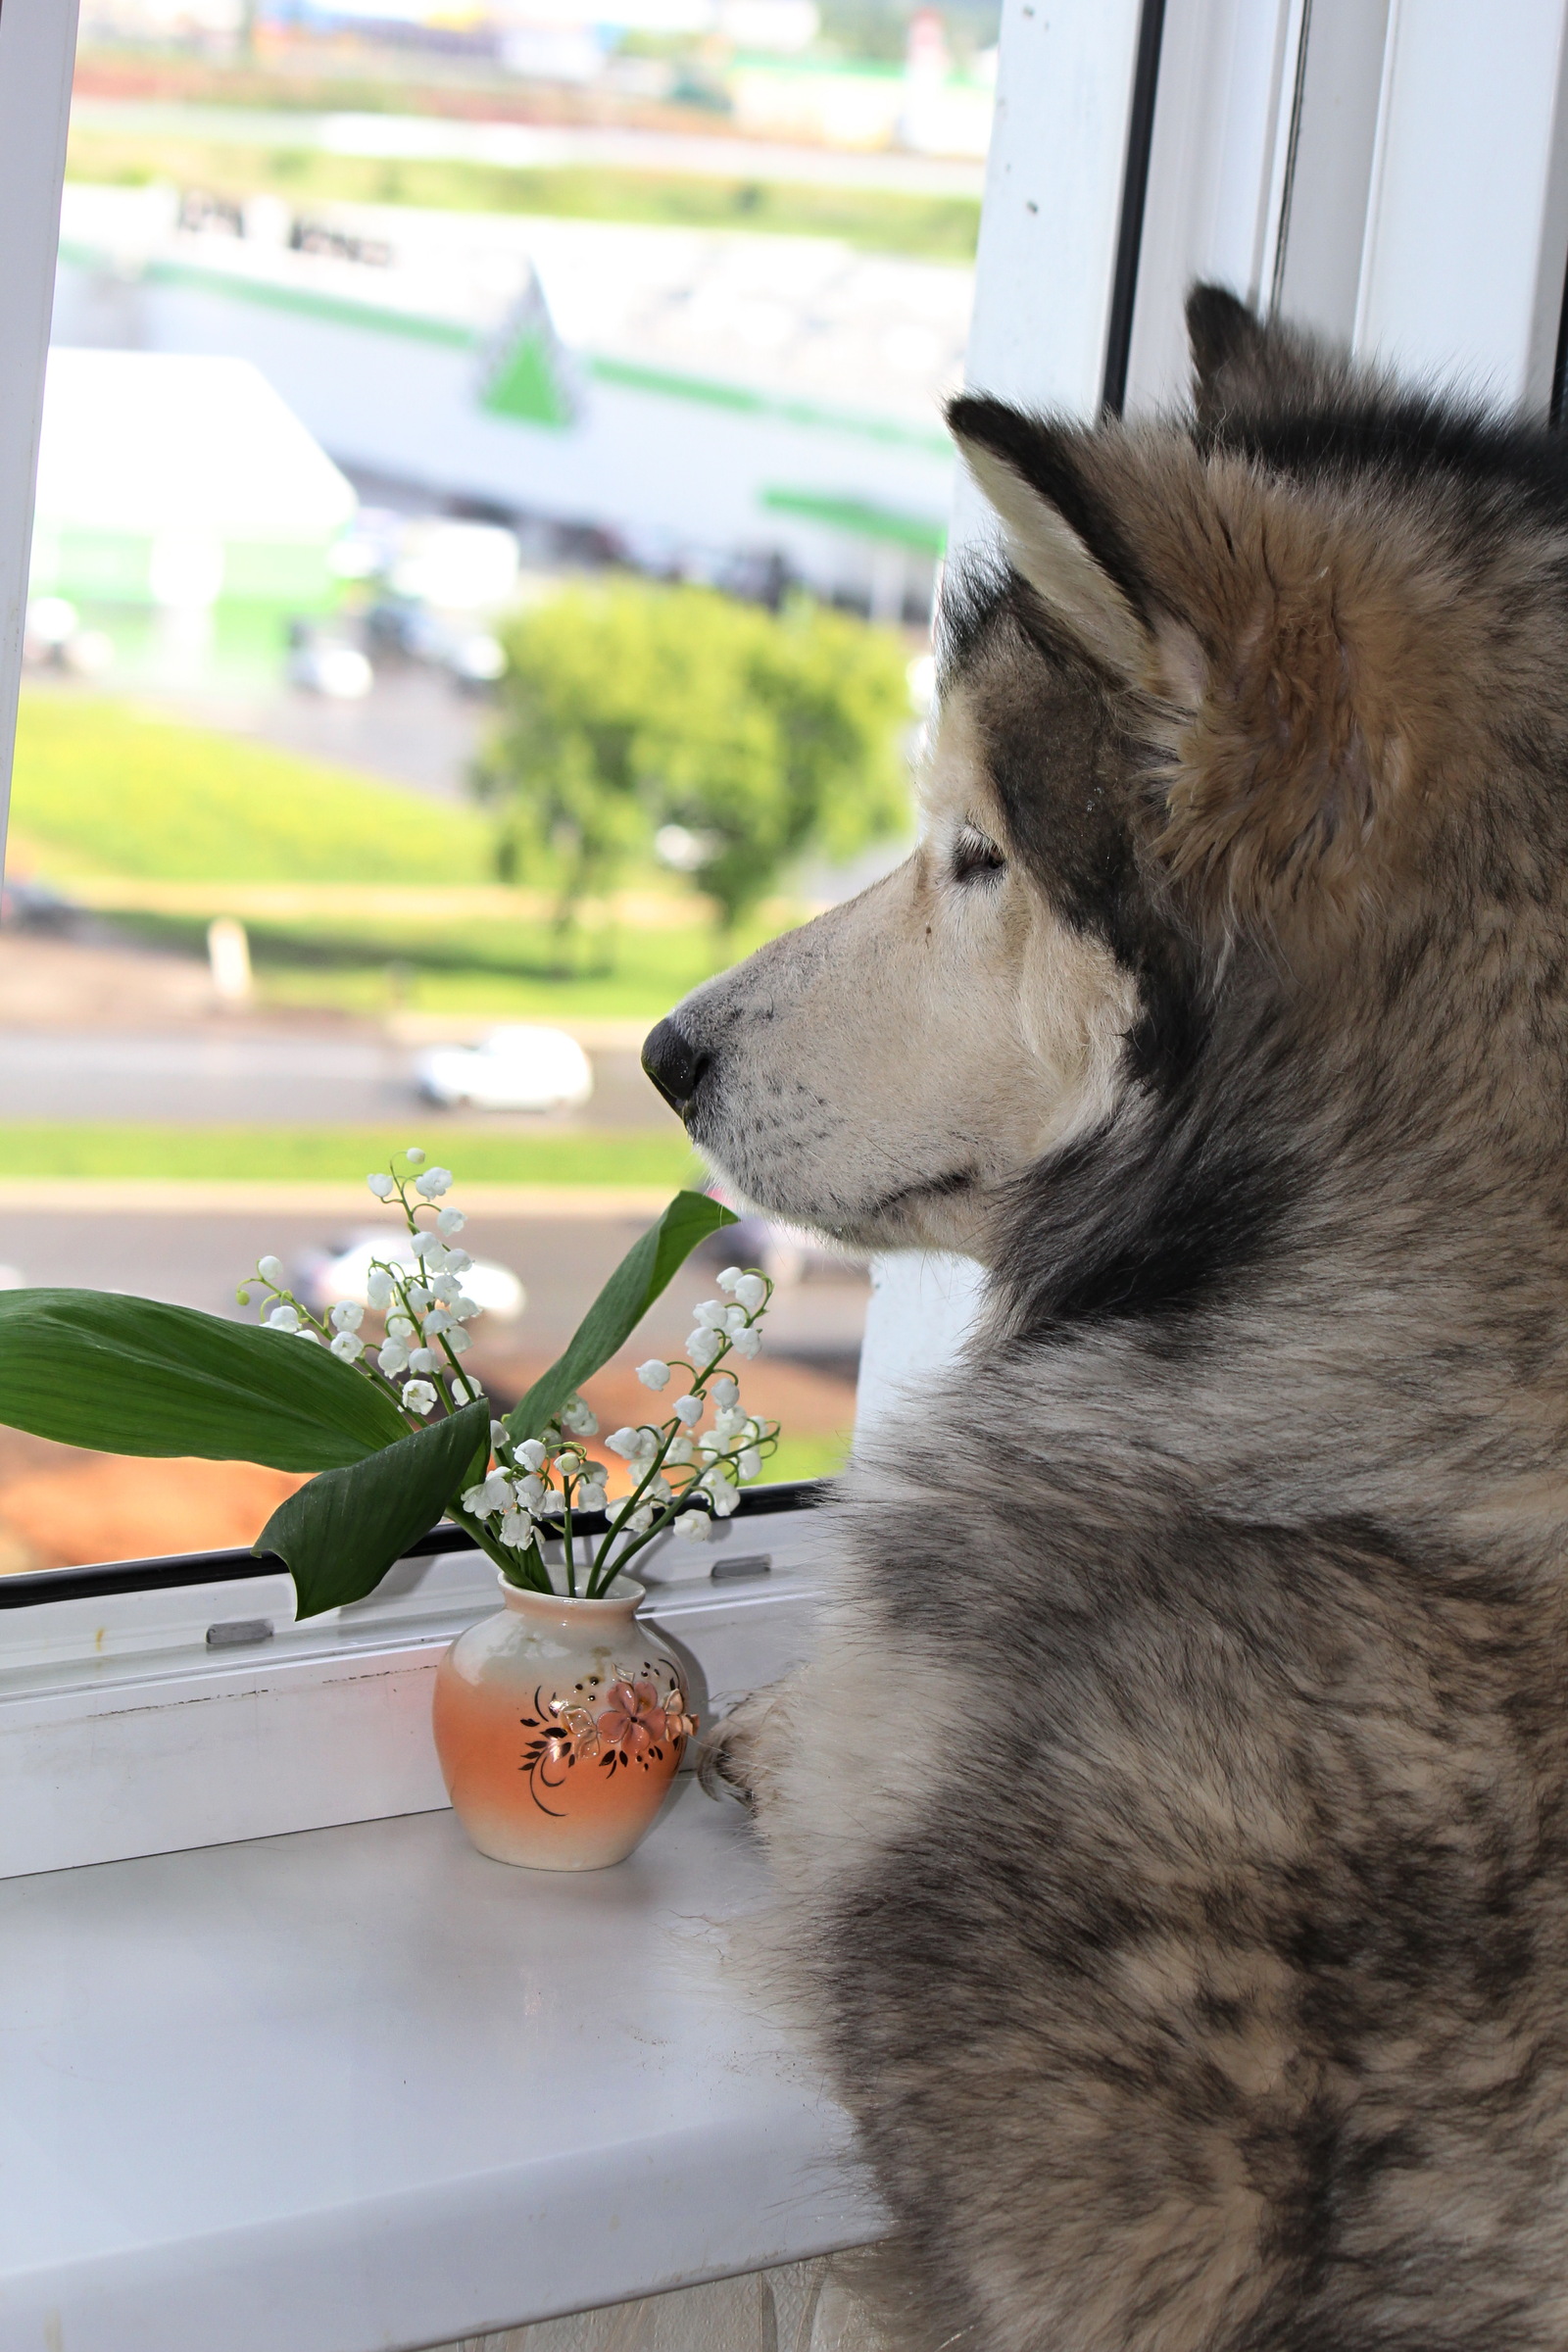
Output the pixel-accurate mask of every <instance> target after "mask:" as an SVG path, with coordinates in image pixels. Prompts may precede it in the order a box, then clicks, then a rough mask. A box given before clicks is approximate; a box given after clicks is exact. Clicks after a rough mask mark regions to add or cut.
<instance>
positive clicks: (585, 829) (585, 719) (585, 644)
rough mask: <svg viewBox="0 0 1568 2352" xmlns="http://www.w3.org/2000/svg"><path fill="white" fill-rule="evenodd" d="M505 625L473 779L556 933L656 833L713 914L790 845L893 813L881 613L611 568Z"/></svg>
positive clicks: (504, 848)
mask: <svg viewBox="0 0 1568 2352" xmlns="http://www.w3.org/2000/svg"><path fill="white" fill-rule="evenodd" d="M503 635H504V642H505V645H506V651H507V669H506V674H505V676H504V678H503V680H502V684H501V720H500V724H499V726H498V727H497V729H496V731H495V734H494V736H493V738H492V740H491V742H490V744H489V746H488V748H487V749H486V751H485V753H484V754H483V756H482V757H481V759H480V760H479V762H478V764H477V767H476V770H475V777H474V781H475V787H476V789H477V791H478V793H479V795H480V797H481V799H483V800H485V801H486V802H488V803H489V804H490V805H491V807H493V808H494V809H496V811H497V814H498V818H499V824H498V829H497V864H498V868H499V870H500V872H501V873H502V875H503V876H504V877H505V878H508V879H512V878H517V879H537V880H539V881H542V882H545V883H547V884H548V885H549V886H550V887H552V888H553V889H554V891H555V893H556V901H557V925H558V929H559V930H560V931H561V932H562V933H563V934H566V933H569V932H570V931H571V929H572V927H573V925H574V922H575V910H576V907H577V906H578V904H579V903H580V902H581V900H583V899H584V898H588V897H598V896H601V895H603V894H604V893H605V892H607V891H609V890H610V889H612V888H613V886H614V885H615V884H616V883H617V882H618V881H620V880H621V879H622V878H623V876H624V875H625V873H626V872H627V870H628V868H629V867H631V866H632V865H633V864H634V863H635V862H636V861H637V860H638V859H640V858H647V857H649V856H650V855H651V854H652V853H653V851H654V847H655V841H656V837H657V839H658V846H659V850H660V852H661V853H662V856H663V857H664V859H665V861H666V862H668V863H670V864H673V865H676V866H678V867H679V868H681V869H682V870H684V871H686V872H688V873H690V875H691V876H692V879H693V880H694V881H695V883H696V884H697V886H698V888H699V889H701V890H703V891H705V892H706V893H707V894H708V896H709V897H710V898H711V899H712V901H713V902H714V905H715V906H716V907H717V909H718V914H719V920H720V922H721V924H722V926H723V928H724V930H725V931H726V932H729V931H733V929H734V927H735V925H736V924H737V922H738V921H739V920H740V918H741V917H742V915H743V914H745V913H746V912H747V911H748V909H749V908H750V907H753V906H755V904H756V903H757V901H758V900H759V899H760V898H762V897H763V896H765V894H766V892H767V891H768V890H769V888H770V887H771V886H772V885H773V884H774V882H775V881H776V880H777V878H778V875H779V872H780V869H781V868H782V867H783V866H784V865H785V864H786V863H787V861H788V860H789V859H791V858H794V857H796V856H798V855H799V854H800V853H801V852H802V851H804V850H806V849H808V848H812V849H817V850H820V851H821V852H822V853H823V854H824V855H826V856H828V857H830V858H849V857H852V856H853V855H854V854H855V853H856V852H857V851H858V850H860V849H862V848H864V847H865V846H866V845H867V844H869V843H870V842H873V841H876V840H879V839H882V838H884V837H885V836H886V835H888V834H890V833H893V832H896V831H897V830H898V829H899V828H900V826H901V825H903V824H904V823H905V822H906V820H907V813H908V790H907V778H906V773H905V763H904V755H903V741H902V738H903V732H904V730H905V728H907V725H908V723H909V697H908V687H907V673H906V656H905V652H904V648H903V646H902V645H901V643H900V641H899V639H898V638H897V637H896V636H895V635H894V634H893V633H892V632H891V631H890V630H886V629H874V628H871V627H868V626H867V624H866V623H865V622H863V621H860V620H857V619H855V618H853V617H851V616H849V615H847V614H845V613H834V612H829V611H826V610H824V609H822V608H821V607H819V606H816V605H812V604H810V603H809V602H808V601H806V600H805V599H800V600H797V601H795V602H792V603H791V604H789V605H787V606H786V607H785V609H784V610H783V611H782V612H781V613H769V612H767V611H765V610H764V609H762V608H761V607H760V606H757V605H746V604H739V603H736V602H734V601H733V600H732V599H730V598H728V597H724V596H720V595H718V594H717V593H716V592H715V591H713V590H711V589H707V588H684V587H658V586H653V585H650V584H648V583H646V582H642V581H629V580H628V581H621V582H618V583H616V584H615V585H613V586H611V587H607V588H577V589H569V590H567V591H566V592H564V594H563V595H561V596H558V597H554V598H552V599H551V600H550V601H549V602H547V603H545V604H540V605H536V606H533V607H532V608H530V609H529V610H528V611H527V612H525V613H520V614H519V615H518V616H517V617H516V618H515V620H514V621H512V622H511V624H510V626H509V627H508V628H507V629H506V630H505V631H504V632H503Z"/></svg>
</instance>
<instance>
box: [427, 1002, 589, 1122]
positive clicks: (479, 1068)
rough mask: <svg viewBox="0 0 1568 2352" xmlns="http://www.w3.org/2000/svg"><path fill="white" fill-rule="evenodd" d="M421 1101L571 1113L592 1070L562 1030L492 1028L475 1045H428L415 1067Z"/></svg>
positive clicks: (447, 1105) (583, 1094)
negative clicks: (429, 1046) (422, 1098)
mask: <svg viewBox="0 0 1568 2352" xmlns="http://www.w3.org/2000/svg"><path fill="white" fill-rule="evenodd" d="M414 1074H415V1080H416V1083H417V1086H418V1089H419V1092H420V1094H421V1095H423V1096H424V1098H425V1100H426V1101H427V1102H430V1103H441V1104H443V1106H444V1107H445V1108H447V1109H449V1110H450V1109H456V1108H458V1107H459V1106H460V1105H462V1104H464V1103H471V1104H472V1105H473V1106H474V1108H475V1109H477V1110H559V1109H563V1108H566V1109H576V1108H577V1107H578V1105H579V1104H581V1103H586V1102H587V1100H588V1098H589V1096H590V1095H591V1094H592V1093H593V1091H594V1073H593V1066H592V1064H591V1063H590V1061H589V1059H588V1056H587V1054H585V1053H584V1052H583V1050H582V1048H581V1046H579V1045H578V1043H577V1041H576V1039H575V1038H574V1037H568V1036H567V1035H566V1032H565V1031H564V1029H543V1028H533V1027H530V1026H527V1025H525V1024H522V1023H515V1024H511V1025H509V1026H508V1027H506V1028H504V1029H492V1030H491V1032H490V1034H489V1036H488V1037H484V1038H481V1039H480V1041H479V1043H478V1045H476V1046H432V1047H431V1048H430V1049H429V1051H428V1052H427V1053H424V1054H420V1055H419V1058H418V1060H417V1062H416V1063H415V1065H414Z"/></svg>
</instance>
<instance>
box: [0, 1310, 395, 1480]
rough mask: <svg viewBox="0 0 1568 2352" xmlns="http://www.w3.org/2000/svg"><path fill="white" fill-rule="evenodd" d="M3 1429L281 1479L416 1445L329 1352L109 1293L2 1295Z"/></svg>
mask: <svg viewBox="0 0 1568 2352" xmlns="http://www.w3.org/2000/svg"><path fill="white" fill-rule="evenodd" d="M0 1422H6V1423H8V1424H9V1425H10V1427H11V1428H13V1429H26V1430H30V1431H31V1432H32V1433H33V1435H34V1436H35V1437H39V1438H55V1439H58V1440H60V1441H61V1442H62V1443H63V1444H65V1445H67V1446H96V1447H99V1448H101V1449H102V1450H103V1451H104V1452H106V1453H157V1454H186V1453H191V1454H205V1455H207V1456H208V1457H209V1458H211V1459H214V1460H218V1461H244V1462H265V1463H267V1464H268V1465H269V1466H270V1468H271V1469H273V1470H330V1469H334V1468H336V1467H337V1466H338V1465H339V1464H341V1463H344V1462H358V1461H363V1460H364V1459H365V1457H366V1455H367V1454H373V1453H376V1452H378V1451H379V1449H380V1448H381V1447H382V1446H392V1445H395V1444H396V1443H397V1442H398V1440H399V1439H401V1438H405V1437H407V1435H408V1423H407V1422H406V1421H405V1420H404V1418H403V1415H402V1414H401V1413H400V1412H399V1411H398V1409H397V1407H396V1405H394V1404H393V1402H392V1401H391V1399H390V1397H385V1396H383V1395H382V1393H381V1392H380V1390H379V1389H377V1388H376V1387H375V1386H374V1385H373V1383H372V1382H370V1381H368V1380H367V1379H366V1377H365V1375H364V1374H363V1373H361V1372H355V1371H353V1370H351V1368H350V1367H349V1366H348V1365H347V1364H343V1363H339V1361H338V1360H337V1358H336V1357H335V1356H333V1355H329V1354H328V1353H327V1350H326V1349H325V1348H321V1347H312V1346H311V1345H310V1344H309V1342H307V1341H305V1340H301V1339H298V1338H296V1337H295V1336H294V1335H293V1334H292V1333H290V1332H281V1331H267V1330H264V1329H262V1328H261V1327H260V1326H258V1325H256V1324H254V1323H229V1322H227V1321H225V1320H224V1319H223V1318H222V1317H221V1316H220V1315H205V1314H202V1313H200V1312H198V1310H197V1309H196V1308H195V1307H189V1306H167V1305H165V1304H164V1303H163V1302H162V1301H161V1300H159V1299H128V1298H125V1297H123V1295H122V1294H120V1293H118V1292H107V1291H0Z"/></svg>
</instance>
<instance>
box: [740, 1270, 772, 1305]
mask: <svg viewBox="0 0 1568 2352" xmlns="http://www.w3.org/2000/svg"><path fill="white" fill-rule="evenodd" d="M766 1297H767V1285H766V1283H765V1282H764V1281H763V1280H762V1277H761V1276H760V1274H743V1275H742V1276H741V1278H740V1280H739V1282H738V1283H737V1284H736V1285H735V1298H736V1300H737V1302H738V1303H739V1304H740V1305H741V1306H744V1307H745V1309H746V1311H747V1313H748V1314H749V1315H755V1314H756V1312H757V1310H758V1308H759V1307H760V1305H761V1304H762V1301H763V1300H764V1299H766Z"/></svg>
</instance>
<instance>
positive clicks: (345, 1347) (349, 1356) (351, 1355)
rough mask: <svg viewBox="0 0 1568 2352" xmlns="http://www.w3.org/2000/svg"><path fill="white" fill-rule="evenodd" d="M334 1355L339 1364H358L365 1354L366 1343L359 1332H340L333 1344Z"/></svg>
mask: <svg viewBox="0 0 1568 2352" xmlns="http://www.w3.org/2000/svg"><path fill="white" fill-rule="evenodd" d="M332 1353H333V1354H334V1355H335V1356H336V1357H337V1359H338V1361H339V1363H343V1364H357V1363H358V1362H359V1360H360V1358H361V1356H362V1355H363V1354H364V1353H365V1342H364V1341H363V1340H362V1339H361V1338H360V1336H359V1334H358V1332H353V1331H340V1332H339V1333H338V1335H337V1338H336V1339H335V1340H334V1341H333V1342H332Z"/></svg>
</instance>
